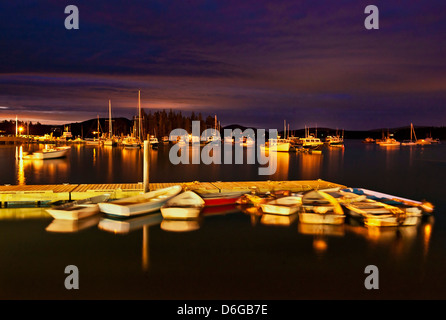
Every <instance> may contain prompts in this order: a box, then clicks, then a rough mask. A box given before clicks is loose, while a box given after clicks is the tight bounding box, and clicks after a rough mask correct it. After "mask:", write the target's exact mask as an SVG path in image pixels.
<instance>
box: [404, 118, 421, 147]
mask: <svg viewBox="0 0 446 320" xmlns="http://www.w3.org/2000/svg"><path fill="white" fill-rule="evenodd" d="M412 134H413V136H414V138H415V140H413V139H412ZM401 145H402V146H416V145H417V136H416V135H415V129H414V128H413V124H412V123H411V124H410V140H404V141H403V142H401Z"/></svg>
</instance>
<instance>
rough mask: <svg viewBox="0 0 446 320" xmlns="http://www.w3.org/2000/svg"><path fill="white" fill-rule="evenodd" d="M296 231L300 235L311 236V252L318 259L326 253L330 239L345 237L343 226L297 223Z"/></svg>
mask: <svg viewBox="0 0 446 320" xmlns="http://www.w3.org/2000/svg"><path fill="white" fill-rule="evenodd" d="M297 230H298V232H299V233H300V234H303V235H311V236H313V250H314V252H315V254H316V256H317V257H319V258H321V257H322V256H323V255H324V254H325V252H326V251H327V249H328V239H329V238H330V237H343V236H345V228H344V225H329V224H312V223H299V224H298V228H297Z"/></svg>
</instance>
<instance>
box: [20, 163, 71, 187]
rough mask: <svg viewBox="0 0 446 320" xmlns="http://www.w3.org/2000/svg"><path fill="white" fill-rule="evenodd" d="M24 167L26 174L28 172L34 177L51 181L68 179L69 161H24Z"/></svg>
mask: <svg viewBox="0 0 446 320" xmlns="http://www.w3.org/2000/svg"><path fill="white" fill-rule="evenodd" d="M23 165H24V172H25V171H27V172H29V173H31V174H32V175H33V176H34V177H39V176H42V177H45V178H46V179H49V180H50V181H56V180H59V179H68V171H69V165H68V161H67V159H49V160H42V159H29V160H24V161H23ZM23 179H25V177H24V178H23ZM24 182H25V181H24Z"/></svg>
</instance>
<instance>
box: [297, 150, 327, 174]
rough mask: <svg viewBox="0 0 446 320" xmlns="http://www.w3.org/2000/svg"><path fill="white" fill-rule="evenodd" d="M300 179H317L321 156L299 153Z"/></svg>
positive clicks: (319, 172)
mask: <svg viewBox="0 0 446 320" xmlns="http://www.w3.org/2000/svg"><path fill="white" fill-rule="evenodd" d="M298 156H299V158H298V160H299V166H298V168H299V169H300V177H301V178H302V179H309V180H311V179H318V178H319V177H320V174H321V167H322V160H323V154H317V153H316V154H309V153H300V154H299V155H298Z"/></svg>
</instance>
